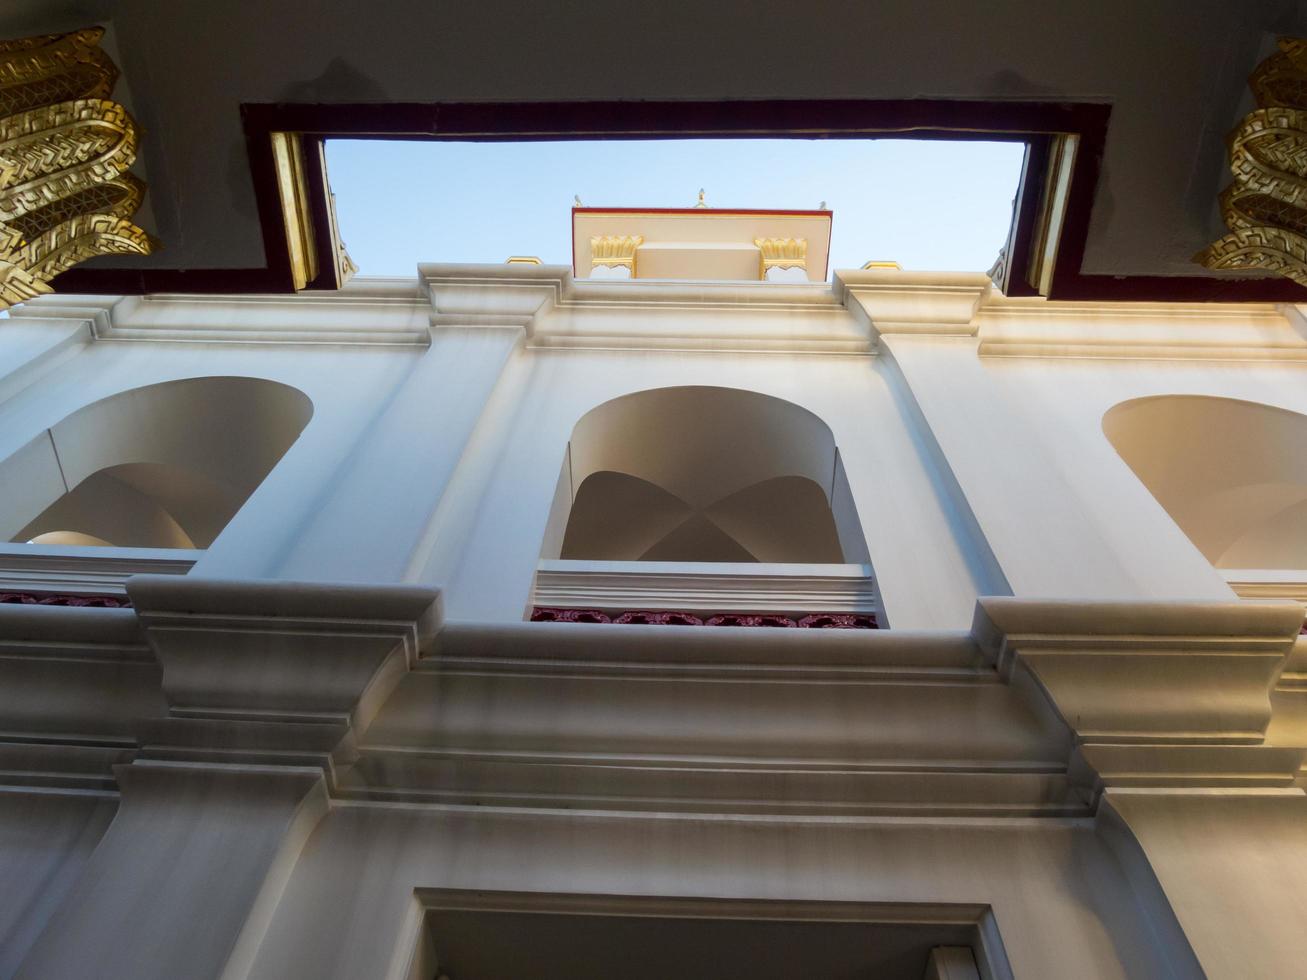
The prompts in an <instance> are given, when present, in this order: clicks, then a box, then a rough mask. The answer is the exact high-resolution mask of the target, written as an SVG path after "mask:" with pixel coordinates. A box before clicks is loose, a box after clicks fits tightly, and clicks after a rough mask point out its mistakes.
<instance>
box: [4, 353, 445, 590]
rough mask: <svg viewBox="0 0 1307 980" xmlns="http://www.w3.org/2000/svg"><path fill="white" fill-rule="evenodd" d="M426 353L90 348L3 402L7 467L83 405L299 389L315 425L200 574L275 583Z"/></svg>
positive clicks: (252, 499)
mask: <svg viewBox="0 0 1307 980" xmlns="http://www.w3.org/2000/svg"><path fill="white" fill-rule="evenodd" d="M0 341H3V337H2V336H0ZM421 353H422V350H420V349H394V350H389V349H385V348H332V347H327V346H321V347H296V346H281V345H266V344H251V345H220V344H189V343H187V344H179V343H110V342H104V343H94V344H90V345H88V346H86V347H84V348H82V349H81V351H80V352H79V353H78V354H76V356H73V357H71V358H69V359H68V360H67V361H65V362H64V363H62V364H60V365H59V368H58V370H56V371H52V372H49V373H48V374H47V375H46V376H45V377H43V378H41V380H40V383H39V384H35V385H30V386H28V387H26V388H24V389H22V390H21V391H19V392H18V393H17V394H15V395H14V396H13V397H11V398H9V399H8V400H6V401H3V402H0V459H3V458H6V457H8V456H9V455H10V454H11V453H13V452H15V451H17V450H19V449H21V448H22V447H23V446H24V444H25V443H27V442H29V441H30V440H31V439H32V438H33V437H34V436H35V435H38V434H39V433H41V432H42V431H43V430H44V429H46V428H49V427H50V426H52V425H54V424H56V423H58V422H59V421H60V420H62V419H63V418H65V417H67V416H68V415H69V414H71V413H72V412H74V411H76V410H77V409H79V408H81V407H83V406H84V405H87V404H90V403H91V402H94V401H97V400H99V399H101V398H105V397H107V396H109V395H112V394H115V393H117V392H120V391H125V390H128V389H131V388H136V387H140V386H142V385H148V384H154V383H156V382H160V381H172V380H177V379H181V378H192V377H206V376H216V375H236V376H243V377H256V378H267V379H270V380H273V381H280V382H282V383H284V384H288V385H291V386H293V387H295V388H298V389H299V390H301V391H303V392H304V393H305V394H306V395H307V396H308V397H309V399H310V400H311V401H312V402H313V409H314V413H313V418H312V419H311V420H310V422H309V424H308V426H307V427H306V428H305V429H304V431H303V432H302V433H301V435H300V438H299V439H298V440H297V441H296V442H295V444H294V445H292V446H291V448H290V449H289V450H288V451H287V453H286V455H285V456H284V457H282V459H281V461H280V462H279V463H278V464H277V466H275V467H274V468H273V470H272V472H271V473H270V474H269V475H268V477H267V478H266V479H265V480H264V482H263V483H262V484H261V485H260V486H259V487H258V489H256V490H255V491H254V493H253V495H252V496H251V497H250V499H249V500H248V501H247V502H246V504H245V506H244V507H243V508H242V509H241V510H240V511H239V512H238V513H237V514H236V516H235V517H234V518H233V519H232V521H231V523H229V524H228V525H227V527H226V529H224V530H223V532H222V533H221V534H220V535H219V536H218V538H217V539H216V540H215V541H214V543H213V545H212V546H211V547H210V548H209V549H208V550H207V552H205V554H204V555H203V557H201V559H200V561H199V563H198V564H197V566H196V574H205V575H213V576H219V577H256V578H257V577H268V576H272V575H274V574H275V571H276V569H277V566H278V565H279V563H280V562H281V561H282V559H283V558H284V556H285V554H286V553H287V551H288V550H289V549H290V547H291V545H292V542H293V541H294V540H295V539H296V537H297V536H298V534H299V529H300V527H301V526H302V525H303V524H304V523H305V521H306V520H307V519H308V517H309V516H310V515H311V514H312V513H313V512H314V511H315V509H316V508H317V506H318V504H319V500H320V498H322V497H323V496H324V495H326V494H327V493H328V492H329V490H330V487H331V484H332V481H333V474H334V472H335V471H336V469H337V467H338V465H339V462H340V460H341V459H342V457H343V456H344V455H345V454H346V453H347V452H348V450H349V448H350V446H351V445H352V444H353V443H354V442H355V441H356V440H357V439H358V438H359V436H360V434H361V433H362V432H363V431H364V429H365V427H366V426H367V424H368V423H369V422H370V421H371V420H372V419H373V417H374V416H375V414H376V411H377V408H378V406H379V405H380V404H381V403H382V401H383V400H384V399H385V398H386V397H387V396H388V395H389V393H390V392H391V391H392V389H393V388H394V387H395V385H396V384H397V383H398V382H399V381H400V380H401V379H402V377H403V376H404V374H405V372H406V371H407V370H408V368H409V366H410V365H411V364H412V363H413V362H414V361H415V360H416V359H417V358H418V357H419V356H420V355H421ZM7 502H8V501H5V503H7ZM35 516H36V514H35V513H33V514H30V515H28V518H29V519H30V518H31V517H35Z"/></svg>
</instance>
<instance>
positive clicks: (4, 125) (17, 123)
mask: <svg viewBox="0 0 1307 980" xmlns="http://www.w3.org/2000/svg"><path fill="white" fill-rule="evenodd" d="M103 35H104V31H103V30H102V29H101V28H98V27H92V28H87V29H85V30H80V31H74V32H73V33H71V34H43V35H40V36H38V37H28V38H22V39H19V40H16V41H0V309H4V308H6V307H8V306H11V305H13V304H14V303H21V302H23V301H24V300H29V299H32V298H33V297H35V296H39V295H40V294H42V293H48V292H51V291H52V290H51V287H50V285H49V283H50V280H51V279H53V278H54V277H55V276H57V275H58V274H59V273H61V272H64V271H66V270H68V269H70V268H72V267H73V266H74V265H77V264H78V263H79V262H84V261H86V260H87V259H90V258H94V257H95V256H97V255H117V254H136V255H148V254H149V253H150V252H151V251H152V250H153V249H154V247H155V244H156V243H155V242H154V241H153V239H151V238H150V236H149V235H147V234H146V233H145V232H144V231H142V230H141V229H140V228H138V227H137V226H136V225H134V224H132V222H131V221H130V220H129V219H130V218H131V216H132V215H133V214H135V213H136V209H137V208H138V207H140V204H141V197H142V196H143V195H144V193H145V185H144V184H143V183H142V182H141V181H139V180H137V179H136V178H135V177H133V176H132V175H131V174H129V173H128V172H127V168H128V167H130V166H131V165H132V162H133V161H134V160H135V159H136V149H137V130H136V123H135V121H134V120H133V119H132V117H131V116H130V115H129V114H128V112H127V110H126V109H124V108H123V107H122V106H121V105H119V104H118V103H116V102H113V101H110V100H109V98H108V96H109V93H110V92H111V91H112V90H113V85H114V82H115V81H116V80H117V78H118V70H117V68H116V67H115V66H114V64H113V62H112V61H111V60H110V59H109V56H108V55H106V54H105V53H104V52H103V51H101V50H100V48H99V46H98V45H99V42H100V38H101V37H102V36H103Z"/></svg>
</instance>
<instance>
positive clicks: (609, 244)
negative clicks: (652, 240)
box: [590, 235, 644, 279]
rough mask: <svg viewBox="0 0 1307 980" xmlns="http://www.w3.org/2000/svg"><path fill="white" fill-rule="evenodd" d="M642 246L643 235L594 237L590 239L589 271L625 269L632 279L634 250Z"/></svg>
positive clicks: (633, 276) (633, 275) (633, 273)
mask: <svg viewBox="0 0 1307 980" xmlns="http://www.w3.org/2000/svg"><path fill="white" fill-rule="evenodd" d="M643 244H644V236H643V235H594V236H592V237H591V238H590V269H591V271H594V270H595V269H597V268H599V267H600V266H606V267H608V268H613V269H617V268H627V269H630V270H631V278H632V279H634V278H635V250H636V249H637V248H639V247H640V246H641V245H643Z"/></svg>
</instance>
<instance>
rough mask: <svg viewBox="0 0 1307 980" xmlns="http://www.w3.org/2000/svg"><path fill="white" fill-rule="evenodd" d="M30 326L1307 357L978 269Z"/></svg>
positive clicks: (455, 293) (115, 313)
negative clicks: (936, 344) (913, 338)
mask: <svg viewBox="0 0 1307 980" xmlns="http://www.w3.org/2000/svg"><path fill="white" fill-rule="evenodd" d="M13 316H14V317H15V318H18V319H21V320H23V322H25V323H27V324H39V323H41V322H43V321H44V322H48V323H49V324H50V326H51V327H52V328H53V327H55V326H61V327H62V328H63V329H65V330H67V329H68V328H69V327H70V326H71V327H73V328H79V327H81V328H84V330H85V334H86V336H88V337H89V339H90V340H91V342H96V341H155V342H170V343H198V344H254V345H258V344H283V345H326V346H341V347H400V348H403V347H416V348H421V347H427V346H429V345H430V342H431V331H432V330H457V329H502V330H515V331H521V332H522V334H523V336H524V338H525V343H526V345H527V346H528V347H531V348H536V349H551V348H563V349H615V350H685V351H734V352H760V353H788V354H799V353H814V354H851V355H860V356H867V355H874V354H876V353H877V351H878V349H879V338H880V336H881V335H900V334H908V335H919V336H934V337H954V338H959V339H967V340H970V341H971V342H972V343H975V344H977V347H978V351H979V354H980V355H981V356H986V357H1059V358H1061V357H1090V358H1104V357H1108V358H1141V359H1165V360H1189V359H1194V360H1230V361H1284V362H1299V361H1304V360H1307V317H1305V316H1304V314H1303V311H1302V310H1301V309H1299V308H1298V307H1295V306H1292V305H1288V304H1281V305H1278V306H1277V305H1274V304H1270V303H1087V302H1059V301H1049V300H1046V299H1043V298H1041V297H1018V298H1009V297H1006V296H1004V295H1003V294H1002V293H1000V292H999V291H998V290H997V289H996V288H994V286H993V283H992V282H991V281H990V280H989V279H988V278H987V277H986V276H984V275H983V274H980V273H926V272H911V271H904V270H900V269H861V270H844V271H839V272H836V273H835V274H834V277H833V281H832V282H831V283H769V282H698V281H694V282H692V281H681V280H589V279H576V278H574V277H573V275H572V271H571V269H570V268H569V267H567V266H559V265H554V266H551V265H525V264H522V263H509V264H503V265H488V264H487V265H468V264H424V265H421V266H419V267H418V277H417V279H416V280H414V279H406V278H390V279H368V278H355V279H353V280H351V281H350V282H349V283H348V284H346V285H345V286H344V287H343V288H342V289H340V290H337V291H334V292H328V291H306V292H302V293H298V294H284V295H283V294H267V295H264V294H260V295H249V296H231V295H199V294H186V295H180V294H179V295H170V294H154V295H150V296H128V297H120V296H87V295H71V294H67V295H66V294H60V295H54V296H45V297H39V298H37V299H36V300H33V301H32V302H29V303H26V304H23V305H22V306H20V307H18V308H16V309H15V310H14V311H13Z"/></svg>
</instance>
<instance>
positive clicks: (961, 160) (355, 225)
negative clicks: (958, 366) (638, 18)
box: [327, 139, 1022, 276]
mask: <svg viewBox="0 0 1307 980" xmlns="http://www.w3.org/2000/svg"><path fill="white" fill-rule="evenodd" d="M1021 158H1022V146H1021V145H1020V144H1016V143H985V142H974V141H957V142H943V141H939V140H801V139H784V140H771V139H768V140H756V139H736V140H715V139H714V140H705V139H690V140H632V141H625V140H607V141H564V142H539V143H462V142H418V141H413V142H408V141H393V140H330V141H328V143H327V172H328V174H329V176H330V180H331V186H332V190H333V191H334V192H335V194H336V208H337V214H338V217H339V221H340V231H341V237H342V238H343V240H344V242H345V245H346V247H347V248H348V250H349V253H350V256H351V257H352V258H353V259H354V261H355V262H356V263H357V264H358V266H359V271H360V274H361V275H376V276H388V275H399V276H408V275H412V274H413V272H414V269H415V267H416V265H417V263H419V262H496V263H498V262H503V261H504V259H506V258H507V257H508V256H510V255H536V256H539V257H540V258H541V259H543V260H544V261H545V262H547V263H557V264H560V265H562V264H570V262H571V255H570V252H569V249H570V242H571V207H572V195H574V194H578V195H580V197H581V200H582V202H583V203H584V204H586V205H587V206H592V207H595V206H598V207H604V206H608V207H690V206H692V205H693V204H694V203H695V200H696V198H697V196H698V192H699V188H700V187H703V188H704V189H705V190H706V191H707V200H708V204H709V206H710V207H721V208H815V207H817V206H818V205H819V204H820V203H821V202H822V201H825V202H826V203H827V206H828V207H830V208H831V209H832V210H833V211H834V212H835V215H834V224H833V229H832V240H831V268H832V269H845V268H854V269H856V268H859V267H860V266H862V264H863V263H864V262H866V261H868V260H869V259H893V260H895V261H897V262H899V263H900V264H901V265H902V266H903V268H905V269H921V270H948V271H972V272H976V271H984V270H985V269H988V268H989V267H990V265H991V264H992V263H993V261H994V259H995V258H996V257H997V255H998V250H999V248H1000V247H1001V246H1002V245H1003V242H1004V241H1005V239H1006V238H1007V231H1008V224H1009V221H1010V219H1011V215H1012V199H1013V197H1014V196H1015V195H1016V189H1017V181H1018V179H1019V176H1020V167H1021Z"/></svg>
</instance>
